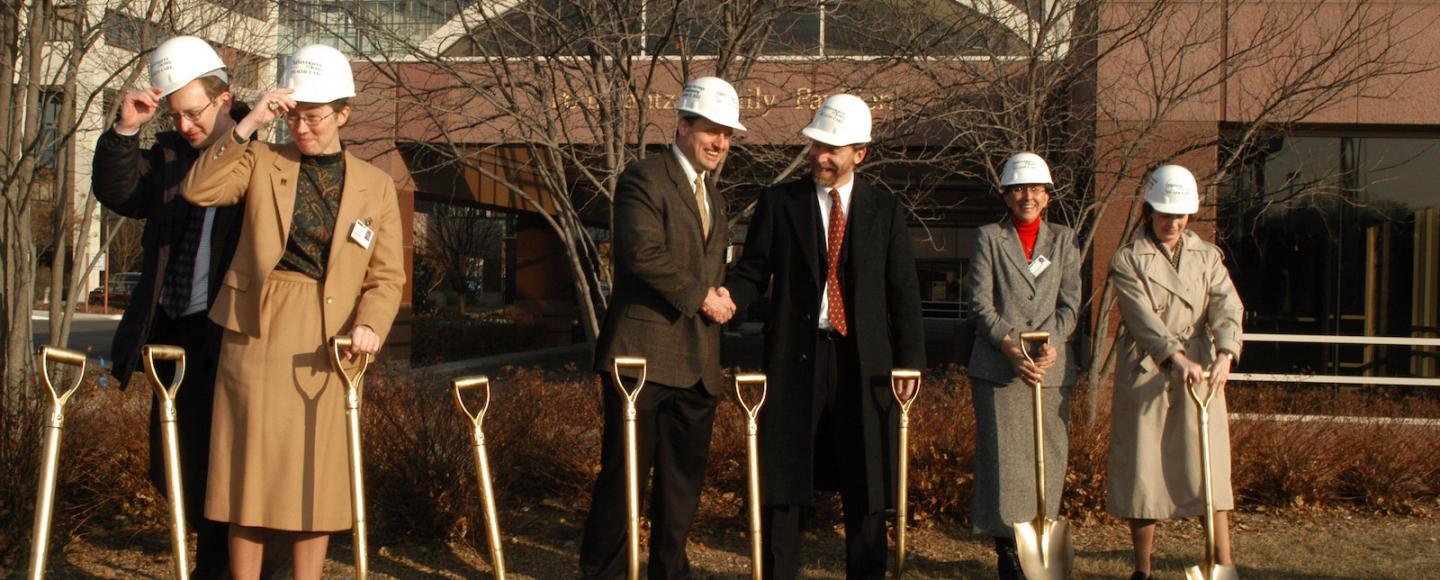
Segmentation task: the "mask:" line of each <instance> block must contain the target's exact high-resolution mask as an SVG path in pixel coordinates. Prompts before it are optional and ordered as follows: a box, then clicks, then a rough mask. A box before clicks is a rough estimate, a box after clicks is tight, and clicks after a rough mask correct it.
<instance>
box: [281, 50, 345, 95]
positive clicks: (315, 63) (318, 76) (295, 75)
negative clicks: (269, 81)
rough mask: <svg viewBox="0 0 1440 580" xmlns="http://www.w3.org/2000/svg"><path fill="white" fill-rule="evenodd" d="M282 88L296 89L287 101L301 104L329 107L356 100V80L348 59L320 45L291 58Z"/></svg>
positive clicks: (337, 51)
mask: <svg viewBox="0 0 1440 580" xmlns="http://www.w3.org/2000/svg"><path fill="white" fill-rule="evenodd" d="M284 86H285V88H290V89H295V92H294V93H292V94H291V95H290V98H292V99H295V100H296V101H298V102H301V103H329V102H331V101H336V100H339V99H348V98H350V97H353V96H355V76H354V75H353V74H352V73H351V72H350V59H348V58H345V55H344V54H342V53H341V52H340V51H339V50H336V49H335V48H334V47H330V46H326V45H323V44H312V45H309V46H305V47H301V48H300V50H297V51H295V54H294V55H293V56H291V57H290V68H289V70H288V72H286V73H285V84H284Z"/></svg>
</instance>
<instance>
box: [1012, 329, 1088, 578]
mask: <svg viewBox="0 0 1440 580" xmlns="http://www.w3.org/2000/svg"><path fill="white" fill-rule="evenodd" d="M1049 340H1050V333H1048V332H1022V333H1020V350H1021V352H1024V353H1025V360H1028V361H1030V362H1035V359H1033V358H1031V357H1030V348H1031V345H1035V346H1040V345H1043V344H1044V343H1046V342H1048V341H1049ZM1032 390H1033V392H1034V393H1035V496H1036V505H1037V506H1038V507H1037V508H1036V513H1035V519H1034V520H1033V521H1028V522H1017V523H1014V524H1012V527H1014V528H1015V548H1016V552H1017V554H1018V555H1019V557H1020V569H1021V570H1023V571H1024V572H1025V577H1026V578H1029V579H1030V580H1052V579H1060V578H1068V577H1069V576H1070V567H1071V564H1072V563H1073V561H1074V559H1075V548H1074V546H1073V545H1072V544H1071V543H1070V522H1069V521H1068V520H1066V519H1065V518H1056V519H1051V518H1049V517H1046V515H1045V513H1046V510H1045V420H1044V410H1045V407H1044V405H1043V404H1042V398H1041V397H1042V391H1043V390H1044V381H1036V382H1035V383H1034V384H1033V385H1032Z"/></svg>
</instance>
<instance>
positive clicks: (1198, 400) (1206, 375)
mask: <svg viewBox="0 0 1440 580" xmlns="http://www.w3.org/2000/svg"><path fill="white" fill-rule="evenodd" d="M1200 376H1201V377H1202V378H1203V379H1204V381H1205V386H1206V387H1207V388H1206V389H1205V396H1204V397H1201V396H1200V393H1198V392H1196V391H1195V385H1194V384H1188V385H1185V390H1186V391H1189V392H1190V400H1192V401H1195V404H1196V405H1199V406H1200V410H1201V411H1204V410H1206V409H1209V408H1210V400H1211V399H1214V398H1215V385H1212V384H1210V371H1204V372H1202V373H1200Z"/></svg>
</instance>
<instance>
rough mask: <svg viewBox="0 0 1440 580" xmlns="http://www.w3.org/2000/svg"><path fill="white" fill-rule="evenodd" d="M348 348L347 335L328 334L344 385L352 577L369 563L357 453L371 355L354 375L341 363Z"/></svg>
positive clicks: (365, 574)
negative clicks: (363, 392)
mask: <svg viewBox="0 0 1440 580" xmlns="http://www.w3.org/2000/svg"><path fill="white" fill-rule="evenodd" d="M350 347H351V343H350V337H348V336H333V337H330V363H331V364H333V365H335V373H336V374H338V375H340V379H341V382H342V383H344V385H345V430H346V433H345V434H346V439H347V440H349V443H350V509H351V511H352V512H353V513H354V518H355V521H354V523H355V525H354V527H353V529H352V533H353V534H354V536H355V540H354V541H355V577H356V578H366V577H368V576H369V575H370V563H369V560H368V559H367V556H366V547H365V481H364V470H363V469H362V467H361V456H360V395H361V392H362V391H363V390H364V386H365V385H364V384H363V383H361V382H360V381H361V379H364V378H365V369H366V368H368V367H369V366H370V355H369V354H363V355H360V360H359V363H358V364H357V365H356V368H355V374H354V375H351V374H350V373H349V372H347V371H346V370H345V364H344V361H345V354H344V353H345V352H346V351H349V350H350Z"/></svg>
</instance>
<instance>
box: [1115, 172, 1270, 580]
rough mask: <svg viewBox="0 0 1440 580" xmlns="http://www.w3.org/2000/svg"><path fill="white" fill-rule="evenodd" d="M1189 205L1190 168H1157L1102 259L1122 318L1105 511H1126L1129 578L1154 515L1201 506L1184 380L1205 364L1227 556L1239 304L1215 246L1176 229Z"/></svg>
mask: <svg viewBox="0 0 1440 580" xmlns="http://www.w3.org/2000/svg"><path fill="white" fill-rule="evenodd" d="M1199 206H1200V196H1199V188H1198V187H1197V185H1196V183H1195V177H1194V176H1192V175H1191V174H1190V172H1189V171H1187V170H1186V169H1185V168H1183V167H1180V166H1178V165H1166V166H1163V167H1160V168H1158V169H1156V170H1155V172H1154V173H1152V174H1151V176H1150V183H1149V185H1148V187H1147V188H1146V191H1145V210H1144V217H1143V219H1142V221H1143V223H1142V225H1141V228H1142V230H1143V231H1144V233H1143V234H1141V235H1139V236H1137V239H1136V240H1135V241H1134V242H1132V243H1131V244H1130V245H1128V246H1125V247H1123V248H1121V249H1120V251H1118V252H1116V253H1115V256H1114V257H1113V258H1112V259H1111V261H1110V280H1111V281H1112V282H1113V283H1114V284H1115V289H1116V292H1117V295H1118V298H1119V306H1120V313H1121V315H1122V316H1123V318H1124V324H1123V329H1122V332H1121V334H1120V338H1119V340H1118V342H1117V345H1116V349H1117V361H1118V362H1117V364H1118V366H1117V367H1116V370H1115V398H1114V405H1113V407H1112V410H1111V412H1112V415H1111V430H1110V461H1109V481H1110V490H1109V511H1110V513H1111V514H1113V515H1116V516H1119V517H1122V518H1127V519H1129V520H1130V537H1131V541H1132V542H1133V543H1134V547H1135V573H1134V575H1133V576H1132V579H1133V580H1145V579H1147V578H1149V577H1150V554H1151V551H1152V550H1153V548H1154V544H1155V523H1156V521H1157V520H1163V519H1170V518H1183V517H1191V516H1201V515H1203V514H1204V510H1205V498H1204V496H1203V493H1204V490H1203V487H1202V482H1201V476H1200V443H1199V440H1198V436H1197V434H1196V433H1197V429H1198V428H1199V427H1198V425H1199V413H1198V411H1197V410H1196V409H1195V405H1194V403H1193V402H1192V401H1191V400H1190V397H1189V395H1188V393H1187V391H1186V385H1187V384H1194V383H1197V382H1201V381H1203V380H1204V379H1203V373H1204V372H1205V371H1206V370H1208V371H1209V372H1210V376H1211V379H1210V382H1211V386H1212V388H1214V389H1217V390H1218V391H1217V394H1216V395H1215V398H1214V400H1213V401H1211V406H1210V450H1211V457H1210V462H1211V469H1212V479H1213V481H1214V498H1215V509H1216V511H1217V513H1216V514H1215V526H1216V547H1217V551H1218V552H1219V559H1220V563H1221V564H1231V563H1232V561H1231V558H1230V527H1229V522H1230V518H1229V510H1231V509H1232V508H1233V507H1234V495H1233V493H1232V491H1231V488H1230V430H1229V420H1228V419H1227V416H1226V411H1225V392H1224V386H1225V382H1226V380H1227V378H1228V377H1229V375H1230V366H1231V364H1233V363H1234V361H1235V360H1236V359H1237V358H1238V357H1239V356H1240V340H1241V329H1240V320H1241V316H1242V314H1243V311H1244V307H1243V305H1241V303H1240V296H1239V295H1237V294H1236V293H1235V286H1234V285H1233V284H1232V283H1231V282H1230V273H1229V272H1228V271H1227V270H1226V269H1225V265H1224V256H1223V255H1222V254H1221V253H1220V249H1219V248H1217V247H1215V246H1214V245H1213V244H1210V243H1208V242H1206V241H1204V240H1202V239H1200V236H1197V235H1195V234H1194V233H1192V232H1190V231H1188V230H1186V229H1185V227H1186V226H1187V225H1188V224H1189V221H1190V216H1191V215H1193V214H1194V213H1195V212H1196V211H1197V210H1198V209H1199ZM1200 388H1203V387H1200ZM1202 392H1203V391H1202Z"/></svg>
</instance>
